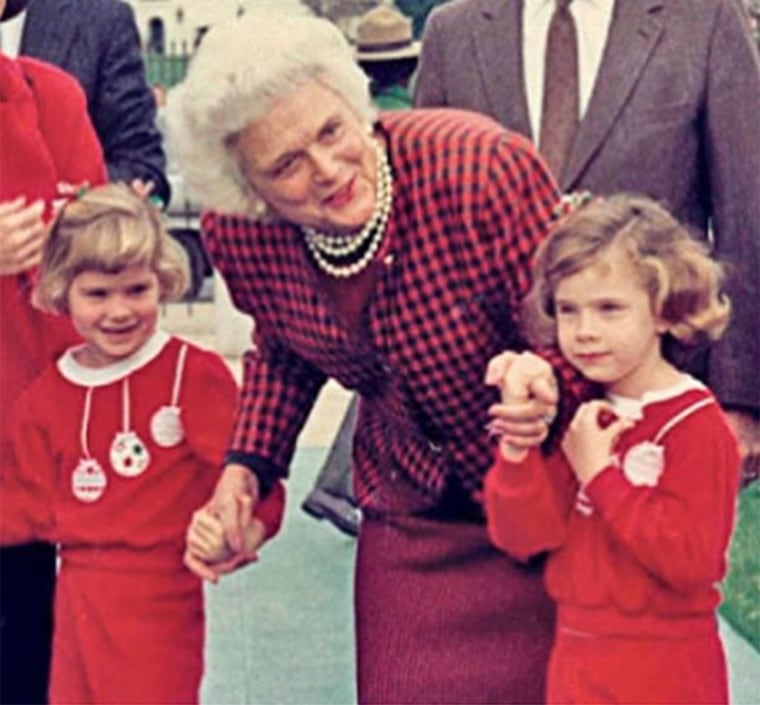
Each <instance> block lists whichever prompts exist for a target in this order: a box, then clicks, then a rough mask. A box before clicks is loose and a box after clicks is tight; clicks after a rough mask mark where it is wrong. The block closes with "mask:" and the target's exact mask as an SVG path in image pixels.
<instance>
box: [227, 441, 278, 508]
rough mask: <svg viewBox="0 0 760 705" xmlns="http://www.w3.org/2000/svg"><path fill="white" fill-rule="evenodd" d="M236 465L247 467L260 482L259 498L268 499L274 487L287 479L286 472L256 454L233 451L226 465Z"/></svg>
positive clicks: (230, 452) (229, 454)
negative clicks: (281, 479)
mask: <svg viewBox="0 0 760 705" xmlns="http://www.w3.org/2000/svg"><path fill="white" fill-rule="evenodd" d="M230 463H235V464H236V465H245V467H247V468H248V469H249V470H250V471H251V472H252V473H253V474H254V475H256V479H257V480H258V481H259V498H260V499H266V498H267V496H268V495H269V493H270V492H271V491H272V487H273V485H274V484H275V482H277V481H278V480H279V479H280V478H282V477H285V476H286V473H285V471H284V470H283V469H282V468H281V467H279V466H278V465H275V464H274V463H273V462H272V461H271V460H268V459H267V458H264V457H262V456H260V455H256V454H255V453H246V452H244V451H241V450H231V451H229V452H228V453H227V455H226V456H225V457H224V465H229V464H230Z"/></svg>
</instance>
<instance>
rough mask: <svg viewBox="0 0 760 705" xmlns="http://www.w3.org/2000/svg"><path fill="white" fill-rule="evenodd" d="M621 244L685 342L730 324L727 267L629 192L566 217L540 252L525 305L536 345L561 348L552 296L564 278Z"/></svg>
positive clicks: (656, 306)
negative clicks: (725, 283)
mask: <svg viewBox="0 0 760 705" xmlns="http://www.w3.org/2000/svg"><path fill="white" fill-rule="evenodd" d="M613 245H621V246H622V247H623V248H624V250H625V251H626V252H627V253H628V255H629V256H630V259H631V262H632V263H633V265H634V267H635V268H636V270H637V272H638V274H639V276H640V277H641V283H642V286H643V287H644V288H645V290H646V291H647V293H648V294H649V298H650V301H651V304H652V312H653V314H654V315H655V316H657V317H659V318H661V319H662V320H663V322H664V323H665V324H666V325H667V326H668V333H669V334H670V335H672V336H673V337H674V338H675V339H677V340H678V341H680V342H681V343H685V344H687V345H692V344H697V343H700V342H702V341H703V340H704V339H705V338H706V339H708V340H716V339H717V338H719V337H720V336H721V334H722V333H723V331H724V330H725V328H726V325H727V324H728V318H729V314H730V309H731V306H730V302H729V300H728V298H727V297H726V295H725V294H724V293H723V291H722V289H721V286H722V280H723V270H722V267H721V266H720V265H719V264H718V263H717V262H716V261H715V260H713V259H711V258H710V256H709V255H708V253H707V251H706V248H705V247H704V246H703V245H702V243H700V242H698V241H697V240H695V239H694V238H693V237H692V236H691V235H690V234H689V232H688V231H687V230H686V228H684V227H683V226H682V225H681V224H680V223H678V221H677V220H675V218H673V216H671V215H670V214H669V213H668V212H667V210H665V209H664V208H663V207H662V206H660V205H659V204H657V203H656V202H655V201H653V200H651V199H649V198H646V197H643V196H636V195H631V194H617V195H614V196H610V197H606V198H593V199H591V200H590V201H589V202H588V203H586V204H584V205H581V206H580V207H579V208H578V209H577V210H575V211H573V212H571V213H570V214H569V215H566V216H565V217H563V218H562V219H561V220H560V221H559V222H558V223H557V225H556V226H555V228H554V229H553V231H552V232H551V234H550V235H549V237H548V238H547V239H546V240H545V241H544V242H543V243H542V244H541V246H540V247H539V248H538V250H537V252H536V259H535V263H534V267H533V277H534V278H533V286H532V288H531V291H530V293H529V294H528V296H527V297H526V300H525V303H524V308H523V326H524V328H525V333H526V335H527V337H528V339H529V340H531V342H533V343H534V344H537V345H545V344H553V343H556V328H557V326H556V319H555V310H554V295H555V292H556V290H557V286H558V285H559V282H560V281H561V280H562V279H565V278H566V277H568V276H571V275H573V274H576V273H577V272H579V271H581V270H582V269H585V268H586V267H588V266H589V265H591V264H592V263H593V262H594V261H595V260H596V259H597V258H598V257H599V256H600V255H602V254H603V253H605V252H606V251H608V250H609V248H610V247H612V246H613Z"/></svg>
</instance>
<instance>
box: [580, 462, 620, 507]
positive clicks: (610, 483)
mask: <svg viewBox="0 0 760 705" xmlns="http://www.w3.org/2000/svg"><path fill="white" fill-rule="evenodd" d="M630 489H631V483H630V482H628V480H627V479H626V478H625V475H623V472H622V470H620V468H617V467H615V466H614V465H608V466H607V467H606V468H604V470H602V471H601V472H600V473H598V474H597V475H595V476H594V478H593V479H592V480H591V482H589V483H588V484H586V485H585V486H584V487H583V491H584V493H585V494H586V496H587V497H588V498H589V500H590V501H591V503H592V504H593V505H594V506H595V507H598V508H599V509H600V510H601V511H603V513H605V514H606V513H609V512H614V511H615V509H616V508H617V507H618V506H619V505H620V504H622V502H623V501H624V500H625V497H626V495H627V494H628V492H629V491H630Z"/></svg>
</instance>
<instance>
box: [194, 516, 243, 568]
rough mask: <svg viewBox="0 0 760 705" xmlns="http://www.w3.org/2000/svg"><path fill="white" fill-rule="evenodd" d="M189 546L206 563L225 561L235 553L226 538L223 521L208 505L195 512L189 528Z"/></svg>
mask: <svg viewBox="0 0 760 705" xmlns="http://www.w3.org/2000/svg"><path fill="white" fill-rule="evenodd" d="M187 547H188V549H189V550H190V552H191V553H192V554H193V555H194V556H195V557H196V558H199V559H200V560H202V561H204V562H206V563H218V562H219V561H224V560H226V559H228V558H229V557H230V556H231V555H232V553H233V551H232V549H231V548H230V547H229V546H228V545H227V541H226V540H225V538H224V528H223V527H222V522H221V521H219V519H218V518H217V517H215V516H214V515H213V514H212V513H211V511H210V510H209V508H208V507H207V506H205V507H201V508H200V509H199V510H198V511H197V512H195V513H194V514H193V518H192V520H191V522H190V526H189V528H188V530H187Z"/></svg>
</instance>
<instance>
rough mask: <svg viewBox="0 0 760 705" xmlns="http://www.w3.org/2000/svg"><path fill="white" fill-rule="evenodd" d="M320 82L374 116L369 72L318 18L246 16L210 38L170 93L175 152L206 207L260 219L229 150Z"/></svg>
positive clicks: (340, 37)
mask: <svg viewBox="0 0 760 705" xmlns="http://www.w3.org/2000/svg"><path fill="white" fill-rule="evenodd" d="M314 78H319V79H320V80H321V81H323V82H324V83H325V84H326V85H328V86H329V87H330V88H331V89H332V90H334V91H335V92H336V93H337V94H338V95H339V96H341V97H342V98H343V99H344V100H345V101H346V103H347V104H348V105H349V107H350V108H351V109H352V110H353V111H354V112H355V113H356V115H357V116H358V117H359V118H360V119H362V120H366V121H367V123H368V124H371V123H372V122H373V121H374V119H375V117H376V109H375V107H374V106H373V104H372V99H371V97H370V92H369V81H368V78H367V76H366V74H365V73H364V72H363V71H362V70H361V68H360V67H359V66H358V64H357V63H356V61H355V60H354V56H353V51H352V49H351V47H350V45H349V43H348V42H347V41H346V38H345V37H344V36H343V34H342V33H341V31H340V30H339V29H338V28H337V27H336V26H335V25H334V24H332V23H331V22H329V21H328V20H325V19H321V18H317V17H308V16H300V15H286V14H277V13H266V14H265V13H261V14H259V13H256V12H252V13H247V14H246V15H245V16H244V17H242V18H240V19H238V20H236V21H235V22H232V23H230V24H226V25H219V26H217V27H213V28H212V29H211V30H209V32H208V33H207V34H206V35H205V36H204V38H203V41H202V42H201V45H200V47H199V49H198V52H197V53H196V55H195V56H194V57H193V59H192V61H191V63H190V68H189V71H188V74H187V77H186V78H185V80H184V82H183V83H181V84H179V85H178V86H176V87H175V88H174V89H172V90H171V91H170V93H169V98H168V105H167V119H168V125H169V138H170V143H171V147H172V153H173V154H175V155H176V158H177V161H178V163H179V167H180V170H181V172H182V174H183V177H184V179H185V181H186V184H187V187H188V190H189V191H190V193H191V194H192V195H193V196H194V197H196V198H197V199H198V200H199V201H200V203H201V204H202V206H203V207H204V208H210V209H213V210H218V211H222V212H225V213H239V214H243V215H248V216H251V217H254V218H257V217H261V215H262V212H263V211H264V210H265V209H264V208H263V207H262V205H264V204H263V201H262V200H261V199H260V198H259V197H258V195H257V194H256V193H255V192H254V191H253V189H252V187H251V186H250V184H249V183H248V182H247V181H246V179H245V178H244V177H243V175H242V173H241V170H240V168H239V166H238V164H237V162H236V159H235V156H234V154H233V153H232V151H231V150H230V148H229V147H228V146H227V142H228V140H229V138H230V137H232V136H233V135H235V134H236V133H238V132H239V131H240V130H242V129H244V128H245V127H246V126H247V125H249V124H250V123H251V122H252V121H254V120H255V119H257V118H258V117H260V116H261V115H262V114H263V113H264V112H265V111H266V110H267V107H268V106H269V105H270V103H271V102H272V100H273V99H275V98H278V97H281V96H283V95H287V94H288V93H291V92H293V91H295V90H297V89H298V87H299V86H300V85H302V84H303V83H305V82H307V81H309V80H310V79H314Z"/></svg>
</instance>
